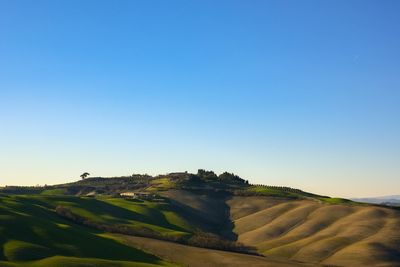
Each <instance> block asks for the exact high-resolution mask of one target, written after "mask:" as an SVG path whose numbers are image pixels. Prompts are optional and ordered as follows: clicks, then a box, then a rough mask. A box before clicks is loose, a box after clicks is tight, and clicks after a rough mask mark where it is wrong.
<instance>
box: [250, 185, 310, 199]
mask: <svg viewBox="0 0 400 267" xmlns="http://www.w3.org/2000/svg"><path fill="white" fill-rule="evenodd" d="M247 191H250V192H255V193H258V194H260V195H265V196H272V197H289V198H298V197H304V194H301V193H297V192H291V191H285V190H283V189H282V188H274V187H266V186H257V185H255V186H250V187H249V188H247Z"/></svg>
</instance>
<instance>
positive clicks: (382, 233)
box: [0, 170, 400, 266]
mask: <svg viewBox="0 0 400 267" xmlns="http://www.w3.org/2000/svg"><path fill="white" fill-rule="evenodd" d="M127 191H140V192H150V193H152V194H155V195H156V196H157V197H156V198H155V199H149V200H140V199H137V200H135V199H124V198H121V197H119V195H118V193H120V192H127ZM0 192H1V193H0V266H175V265H176V264H178V265H184V266H241V265H243V264H244V263H249V264H250V263H251V264H253V265H254V266H265V265H267V264H270V265H272V266H296V265H299V266H300V265H311V266H316V265H320V264H327V265H337V266H358V265H362V264H368V263H373V264H374V265H381V266H397V265H396V264H397V263H399V262H400V234H399V232H398V231H397V226H398V225H400V224H399V223H400V214H399V211H397V210H396V209H390V208H387V207H381V206H373V205H366V204H360V203H356V202H352V201H349V200H346V199H340V198H330V197H326V196H320V195H316V194H312V193H308V192H304V191H301V190H299V189H294V188H288V187H278V186H265V185H252V184H250V183H249V182H248V181H247V180H244V179H242V178H240V177H238V176H236V175H234V174H230V173H223V174H221V175H216V174H215V173H214V172H211V171H204V170H199V172H198V173H197V174H190V173H171V174H167V175H159V176H155V177H152V176H148V175H134V176H131V177H115V178H100V177H97V178H87V179H84V180H80V181H78V182H74V183H69V184H62V185H54V186H45V187H10V186H9V187H6V188H3V189H1V190H0ZM146 238H150V239H146ZM170 242H174V243H170ZM176 243H178V244H176ZM193 246H194V247H193ZM195 247H203V249H200V248H195ZM169 248H174V249H172V250H171V249H169ZM215 249H217V250H215ZM175 250H178V251H181V254H176V253H174V251H175ZM221 250H226V251H232V252H223V251H221ZM145 251H146V252H145ZM235 252H236V253H235ZM237 252H240V253H237ZM243 253H247V254H251V255H246V254H243ZM257 253H258V254H260V255H264V256H267V257H260V256H254V254H257ZM196 255H203V256H202V257H201V258H198V259H197V260H193V259H196V257H197V256H196ZM355 255H360V256H355ZM232 259H235V260H232Z"/></svg>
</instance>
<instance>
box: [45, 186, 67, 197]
mask: <svg viewBox="0 0 400 267" xmlns="http://www.w3.org/2000/svg"><path fill="white" fill-rule="evenodd" d="M65 193H66V190H65V189H64V188H55V189H46V190H44V191H42V193H41V194H42V195H49V196H54V195H64V194H65Z"/></svg>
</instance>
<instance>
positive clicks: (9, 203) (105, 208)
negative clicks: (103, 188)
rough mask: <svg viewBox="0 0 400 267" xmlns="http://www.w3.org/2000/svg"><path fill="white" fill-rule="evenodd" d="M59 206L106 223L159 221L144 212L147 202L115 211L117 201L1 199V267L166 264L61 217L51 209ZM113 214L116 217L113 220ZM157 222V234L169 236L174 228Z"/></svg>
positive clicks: (35, 197) (167, 223)
mask: <svg viewBox="0 0 400 267" xmlns="http://www.w3.org/2000/svg"><path fill="white" fill-rule="evenodd" d="M120 201H121V203H123V202H122V201H123V200H120ZM127 202H128V201H127ZM61 204H63V205H67V206H68V205H69V206H70V207H72V208H75V209H76V210H78V211H81V213H82V214H86V215H90V216H92V217H98V218H99V219H101V220H106V221H109V222H123V223H125V222H126V223H131V224H134V223H135V222H136V221H135V220H134V219H137V222H142V223H146V220H147V223H153V222H154V221H155V220H156V218H158V217H157V216H159V217H160V218H161V217H162V216H161V215H162V212H161V211H160V213H157V212H154V213H155V214H153V213H152V212H150V211H149V210H148V209H146V205H147V204H146V203H144V204H143V203H142V204H140V205H139V204H137V203H136V204H135V203H133V202H132V203H125V207H118V206H117V205H116V204H118V203H114V204H112V201H111V200H109V199H104V200H97V199H85V198H78V197H66V196H43V195H37V196H31V195H30V196H15V195H14V196H4V195H0V266H155V265H164V266H170V264H169V263H167V262H165V261H163V260H161V259H160V258H158V257H156V256H154V255H151V254H148V253H145V252H143V251H141V250H139V249H135V248H132V247H129V246H126V245H124V244H122V243H121V242H119V240H116V239H115V238H110V237H108V236H107V235H104V234H103V233H101V232H99V231H95V230H92V229H89V228H86V227H81V226H79V225H76V224H73V223H71V222H69V221H66V220H64V219H62V218H60V217H59V216H57V214H55V212H54V207H55V206H57V205H61ZM134 206H136V208H133V207H134ZM141 206H142V207H141ZM126 207H130V208H131V209H132V210H135V209H136V210H137V211H138V212H133V211H131V210H128V209H126ZM96 213H98V216H96ZM118 215H121V219H119V218H118V217H114V216H118ZM135 216H136V217H135ZM161 223H162V226H159V229H160V231H161V230H163V229H166V230H170V231H171V232H173V231H177V230H176V229H178V228H179V226H175V225H173V224H171V223H170V222H168V220H166V219H165V220H164V221H161ZM166 226H171V228H166ZM174 227H175V228H176V229H174ZM179 229H180V228H179ZM177 232H179V231H177ZM56 256H57V257H56ZM93 259H96V260H93ZM145 264H150V265H145Z"/></svg>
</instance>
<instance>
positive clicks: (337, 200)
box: [318, 197, 354, 204]
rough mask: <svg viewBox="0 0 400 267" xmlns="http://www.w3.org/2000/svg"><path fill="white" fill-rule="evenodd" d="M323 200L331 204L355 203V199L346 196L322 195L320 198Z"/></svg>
mask: <svg viewBox="0 0 400 267" xmlns="http://www.w3.org/2000/svg"><path fill="white" fill-rule="evenodd" d="M318 199H319V200H321V201H322V202H325V203H329V204H349V203H354V202H353V201H351V200H349V199H345V198H337V197H320V198H318Z"/></svg>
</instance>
